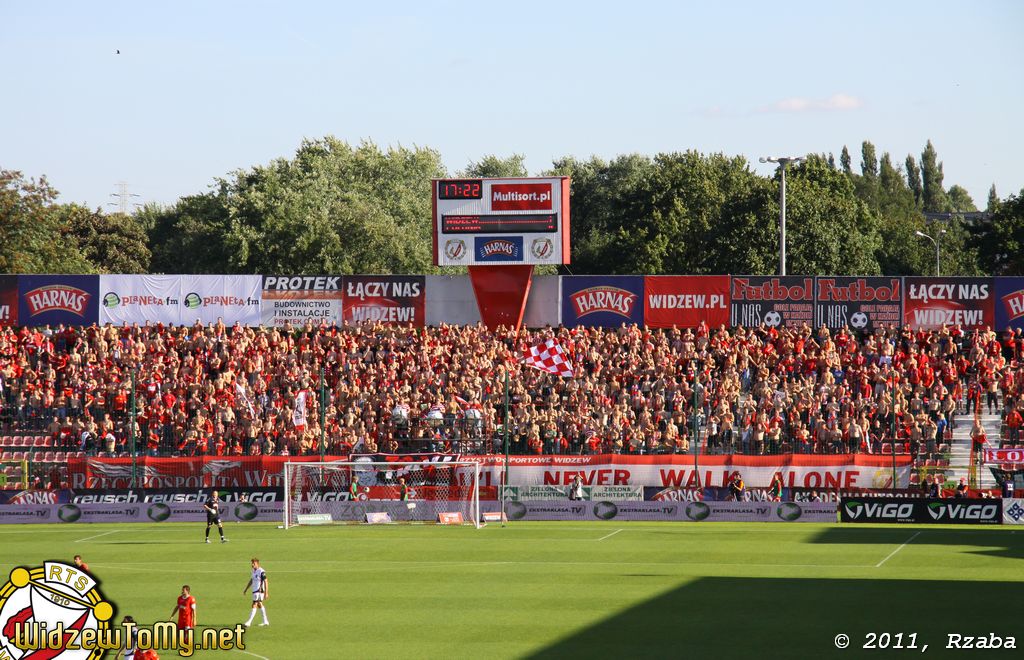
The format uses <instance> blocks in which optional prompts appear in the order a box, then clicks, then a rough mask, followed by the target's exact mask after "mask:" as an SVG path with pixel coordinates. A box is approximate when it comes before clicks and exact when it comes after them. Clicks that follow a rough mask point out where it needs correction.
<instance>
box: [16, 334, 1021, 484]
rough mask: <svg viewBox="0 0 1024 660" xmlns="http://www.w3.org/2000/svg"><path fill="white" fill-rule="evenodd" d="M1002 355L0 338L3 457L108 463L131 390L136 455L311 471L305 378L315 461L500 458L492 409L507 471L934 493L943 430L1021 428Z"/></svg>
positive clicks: (957, 348) (990, 343)
mask: <svg viewBox="0 0 1024 660" xmlns="http://www.w3.org/2000/svg"><path fill="white" fill-rule="evenodd" d="M552 337H553V338H555V339H556V340H557V341H558V342H559V343H560V344H561V345H562V346H563V347H564V348H565V350H566V351H567V352H568V353H569V355H570V356H571V357H572V360H573V363H574V364H575V366H576V373H577V375H576V377H575V378H572V379H568V378H564V379H563V378H558V377H555V376H551V375H548V374H544V373H542V372H540V371H536V370H532V369H525V368H523V366H522V365H521V364H520V362H519V360H518V356H519V355H520V354H521V352H522V350H524V349H525V348H527V347H529V346H530V345H532V344H534V343H538V342H541V341H543V340H545V339H547V338H552ZM1009 337H1010V338H1009V340H1007V341H1003V342H1000V340H999V339H998V338H997V336H996V334H995V333H994V332H985V331H968V332H965V331H963V330H961V329H959V328H949V329H943V330H941V331H937V332H923V331H920V332H913V331H911V330H909V329H898V328H889V329H887V330H884V331H878V332H875V333H873V334H872V333H869V334H867V335H864V336H856V335H854V334H851V333H850V332H848V331H846V330H840V331H838V332H830V331H829V330H827V329H824V328H822V329H819V330H812V329H811V328H809V327H803V328H800V329H776V328H759V329H745V328H734V329H728V328H724V327H722V328H718V329H709V328H706V327H701V328H697V329H694V330H690V329H669V330H651V329H645V328H642V327H637V326H622V327H620V328H617V329H611V330H609V329H601V328H576V329H572V330H569V329H564V328H547V329H540V330H529V331H527V330H520V331H519V332H518V333H516V332H515V331H498V332H491V331H489V330H487V329H486V328H484V327H483V326H471V327H461V326H460V327H456V326H441V327H437V328H426V329H415V328H403V327H397V326H389V325H375V324H369V323H368V324H365V325H362V326H356V327H344V328H339V327H312V326H305V327H301V328H291V327H286V328H284V329H280V330H278V329H263V328H243V327H241V326H235V327H233V328H228V327H225V326H223V325H211V326H207V327H203V326H201V325H195V326H175V327H164V326H161V325H152V326H149V325H147V326H132V327H114V326H106V327H96V326H93V327H88V328H74V327H64V326H60V327H52V328H51V327H42V328H3V329H0V455H2V457H3V460H20V459H21V458H26V459H29V460H31V461H32V462H33V463H41V464H43V466H44V468H43V470H42V473H43V474H45V473H46V469H45V466H46V465H48V464H52V463H60V462H62V461H65V460H66V459H67V458H68V457H69V456H84V455H89V456H92V455H99V456H123V455H126V454H127V453H128V452H129V450H130V444H129V439H130V437H131V433H130V427H129V424H130V420H131V406H132V398H133V397H132V375H133V372H134V375H135V378H134V382H135V406H136V414H137V418H136V429H135V437H136V440H137V443H138V444H137V445H136V446H137V451H138V452H139V453H145V454H147V455H151V456H157V455H159V456H180V455H183V456H193V455H225V456H231V455H236V456H237V455H260V454H287V455H302V454H311V453H318V452H319V451H320V450H321V447H320V438H321V427H320V419H321V411H320V409H319V399H320V396H321V382H320V380H321V373H322V374H323V380H324V382H323V383H322V385H323V396H324V397H325V399H326V408H325V410H323V411H322V412H323V419H324V423H325V426H324V428H323V434H322V435H323V437H324V439H325V442H326V446H325V447H323V449H324V450H325V451H326V452H327V453H331V454H347V453H351V452H377V451H380V452H388V453H401V452H411V451H454V452H461V453H486V452H492V451H500V450H501V445H502V441H503V437H504V431H505V430H504V429H503V427H502V422H503V417H504V406H505V397H506V394H507V396H508V403H509V429H508V433H509V438H510V442H511V450H512V452H513V453H518V454H561V453H570V454H580V453H635V454H641V453H680V452H683V453H685V452H690V451H693V450H695V449H696V450H699V451H700V452H701V453H712V454H716V453H743V454H778V453H789V452H793V453H820V454H827V453H856V452H864V453H872V454H886V455H888V454H890V453H892V452H895V453H896V454H908V453H909V454H912V455H913V456H914V457H915V458H916V460H917V464H918V465H919V466H920V467H922V468H927V469H928V470H930V471H931V472H933V473H934V472H937V473H940V474H941V471H942V468H943V467H944V466H948V465H949V450H950V447H949V439H950V438H951V431H952V429H953V427H954V426H955V425H956V424H958V423H967V424H969V423H970V422H964V421H958V417H962V416H964V415H971V414H975V413H977V412H980V411H981V409H983V408H986V409H987V410H988V411H989V412H990V413H991V412H995V413H999V414H1001V415H1002V416H1003V417H1004V418H1005V417H1006V416H1007V415H1008V414H1009V412H1010V411H1014V410H1021V411H1024V406H1022V405H1021V397H1020V394H1021V388H1022V382H1024V367H1022V361H1021V344H1020V342H1019V341H1017V340H1015V339H1014V338H1013V336H1009ZM506 369H507V370H508V373H509V376H510V377H509V387H508V391H507V393H506V390H505V387H504V370H506ZM298 399H302V400H303V401H304V402H305V404H306V405H305V410H306V414H305V417H304V419H301V418H297V416H296V415H295V407H296V402H297V400H298ZM1010 417H1011V419H1010V423H1011V424H1017V428H1019V421H1018V419H1017V417H1016V416H1014V415H1010ZM296 422H303V423H296ZM695 428H696V429H697V433H696V436H695V434H694V429H695ZM1010 434H1011V429H1008V428H1006V427H1005V424H1004V429H1003V436H1002V437H1003V438H1006V439H1005V440H1004V441H1003V444H1005V445H1006V446H1014V445H1015V444H1017V443H1015V442H1014V440H1016V439H1017V438H1019V431H1014V433H1013V437H1014V440H1010V439H1009V438H1010ZM693 437H697V438H698V443H699V446H697V447H694V446H692V445H691V440H692V438H693ZM999 440H1000V439H999V438H989V441H990V443H997V442H999ZM4 469H5V470H10V471H12V472H13V471H14V470H13V469H12V466H11V465H10V464H7V465H6V467H5V468H4ZM8 481H9V482H10V479H8Z"/></svg>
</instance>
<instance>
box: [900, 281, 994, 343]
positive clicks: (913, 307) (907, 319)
mask: <svg viewBox="0 0 1024 660" xmlns="http://www.w3.org/2000/svg"><path fill="white" fill-rule="evenodd" d="M903 285H904V287H905V289H906V291H905V293H904V303H903V314H904V323H907V324H909V325H910V327H911V328H913V329H914V330H938V329H939V328H941V327H942V326H943V325H946V326H950V327H952V326H955V325H959V326H963V328H964V329H965V330H975V329H977V330H981V329H984V328H985V327H989V328H993V327H995V320H996V319H995V312H996V306H995V299H996V296H995V281H994V279H993V278H991V277H905V278H903Z"/></svg>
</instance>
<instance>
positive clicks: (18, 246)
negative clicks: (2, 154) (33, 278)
mask: <svg viewBox="0 0 1024 660" xmlns="http://www.w3.org/2000/svg"><path fill="white" fill-rule="evenodd" d="M56 199H57V191H56V190H55V189H54V188H53V187H51V186H50V184H49V182H48V181H47V180H46V177H40V178H39V179H38V180H36V179H25V177H24V176H23V175H22V173H21V172H16V171H13V170H0V272H2V273H91V272H93V271H94V268H93V265H92V264H90V263H89V261H87V260H86V259H85V257H84V256H83V255H82V253H81V251H80V250H79V249H78V245H77V243H76V241H75V240H74V238H73V237H71V236H69V232H68V227H67V225H66V223H65V221H64V219H63V218H62V217H61V216H60V214H58V213H55V212H54V202H55V200H56Z"/></svg>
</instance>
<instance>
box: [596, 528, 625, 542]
mask: <svg viewBox="0 0 1024 660" xmlns="http://www.w3.org/2000/svg"><path fill="white" fill-rule="evenodd" d="M621 531H622V530H621V529H617V530H615V531H614V532H612V533H611V534H606V535H605V536H602V537H601V538H599V539H597V540H598V541H603V540H605V539H610V538H611V537H613V536H615V535H616V534H618V533H619V532H621Z"/></svg>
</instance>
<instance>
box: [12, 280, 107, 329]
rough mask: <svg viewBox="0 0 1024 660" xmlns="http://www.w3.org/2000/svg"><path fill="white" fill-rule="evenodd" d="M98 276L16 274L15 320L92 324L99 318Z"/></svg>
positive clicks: (28, 323)
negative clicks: (16, 303) (16, 302)
mask: <svg viewBox="0 0 1024 660" xmlns="http://www.w3.org/2000/svg"><path fill="white" fill-rule="evenodd" d="M99 288H100V278H99V276H98V275H19V276H18V323H20V324H21V325H27V326H36V325H56V324H59V323H63V324H65V325H92V324H93V323H96V321H97V319H98V318H99Z"/></svg>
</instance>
